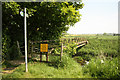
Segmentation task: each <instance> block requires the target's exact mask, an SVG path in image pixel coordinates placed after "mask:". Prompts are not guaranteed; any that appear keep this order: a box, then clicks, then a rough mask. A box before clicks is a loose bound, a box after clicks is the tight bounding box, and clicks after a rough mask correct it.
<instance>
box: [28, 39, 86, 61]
mask: <svg viewBox="0 0 120 80" xmlns="http://www.w3.org/2000/svg"><path fill="white" fill-rule="evenodd" d="M64 41H65V40H59V41H57V40H43V41H29V44H28V53H29V54H30V55H31V57H32V55H33V54H39V55H40V61H42V55H46V61H47V62H48V55H51V53H52V51H54V50H55V48H61V53H60V54H59V56H60V60H61V57H62V54H63V51H64V48H67V46H65V43H64ZM68 41H69V40H68ZM67 44H70V43H67ZM86 44H88V41H80V42H75V45H77V46H75V47H74V49H76V51H77V49H79V48H81V47H83V46H85V45H86Z"/></svg>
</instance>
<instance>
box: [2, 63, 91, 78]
mask: <svg viewBox="0 0 120 80" xmlns="http://www.w3.org/2000/svg"><path fill="white" fill-rule="evenodd" d="M73 64H76V66H74V67H72V68H67V67H66V68H58V69H57V68H54V67H52V66H48V64H45V63H39V62H37V63H32V64H31V63H28V70H29V72H27V73H25V65H24V64H22V65H20V66H19V67H18V68H17V69H16V70H15V71H14V72H13V73H12V74H7V75H3V78H4V79H6V78H85V77H88V78H90V76H89V75H83V74H82V67H81V66H80V65H79V64H77V63H76V62H74V63H73ZM70 66H73V65H69V67H70Z"/></svg>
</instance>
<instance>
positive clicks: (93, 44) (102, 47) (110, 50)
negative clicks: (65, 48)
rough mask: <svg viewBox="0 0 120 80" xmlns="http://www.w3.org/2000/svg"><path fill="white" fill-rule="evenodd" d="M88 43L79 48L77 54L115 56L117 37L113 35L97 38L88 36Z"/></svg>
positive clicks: (116, 53)
mask: <svg viewBox="0 0 120 80" xmlns="http://www.w3.org/2000/svg"><path fill="white" fill-rule="evenodd" d="M88 41H89V43H88V44H87V45H86V46H85V47H83V48H81V49H80V50H79V55H81V56H83V55H91V56H99V55H100V54H103V55H104V56H106V57H117V55H118V39H117V38H116V37H113V36H102V37H101V36H100V37H97V38H88Z"/></svg>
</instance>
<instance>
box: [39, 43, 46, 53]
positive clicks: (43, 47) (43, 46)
mask: <svg viewBox="0 0 120 80" xmlns="http://www.w3.org/2000/svg"><path fill="white" fill-rule="evenodd" d="M40 52H48V44H40Z"/></svg>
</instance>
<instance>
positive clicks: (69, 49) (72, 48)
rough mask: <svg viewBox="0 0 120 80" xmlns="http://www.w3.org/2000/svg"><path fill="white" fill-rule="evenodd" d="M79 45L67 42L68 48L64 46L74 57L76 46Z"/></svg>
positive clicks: (68, 53)
mask: <svg viewBox="0 0 120 80" xmlns="http://www.w3.org/2000/svg"><path fill="white" fill-rule="evenodd" d="M76 46H77V45H76V44H75V43H72V44H67V45H66V48H64V53H65V54H67V55H69V56H70V57H72V55H75V54H76V48H75V47H76Z"/></svg>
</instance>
